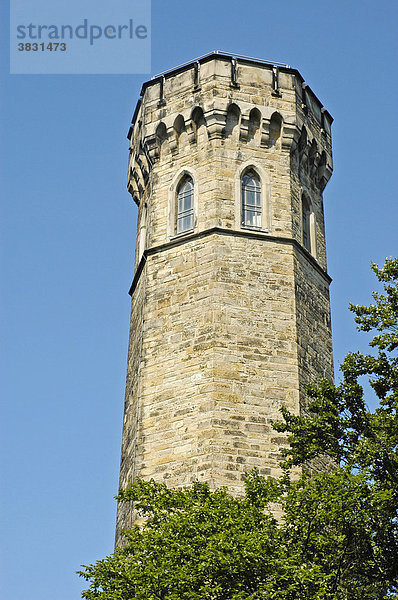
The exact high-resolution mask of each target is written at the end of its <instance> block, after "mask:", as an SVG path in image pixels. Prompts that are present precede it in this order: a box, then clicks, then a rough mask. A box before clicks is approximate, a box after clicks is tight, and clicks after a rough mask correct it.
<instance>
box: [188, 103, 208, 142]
mask: <svg viewBox="0 0 398 600" xmlns="http://www.w3.org/2000/svg"><path fill="white" fill-rule="evenodd" d="M191 123H192V131H193V135H194V142H196V143H197V144H199V143H204V142H207V139H208V136H207V123H206V118H205V115H204V112H203V108H202V107H201V106H195V107H194V109H193V110H192V113H191Z"/></svg>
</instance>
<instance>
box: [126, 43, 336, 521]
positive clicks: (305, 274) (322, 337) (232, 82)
mask: <svg viewBox="0 0 398 600" xmlns="http://www.w3.org/2000/svg"><path fill="white" fill-rule="evenodd" d="M331 123H332V118H331V116H330V114H329V113H328V112H327V110H326V109H325V108H324V107H323V106H322V104H321V102H320V101H319V100H318V99H317V97H316V96H315V94H314V93H313V92H312V90H311V89H310V88H309V87H308V85H307V84H305V83H304V80H303V78H302V77H301V75H300V73H299V72H298V71H297V70H295V69H292V68H290V67H289V66H287V65H281V64H275V63H270V62H268V61H263V60H256V59H252V58H247V57H239V56H231V55H229V54H224V53H218V52H214V53H211V54H208V55H205V56H203V57H201V58H199V59H197V60H195V61H192V62H190V63H187V64H184V65H182V66H180V67H177V68H175V69H172V70H170V71H168V72H165V73H163V74H161V75H159V76H157V77H155V78H153V79H151V80H150V81H147V82H146V83H144V85H143V88H142V92H141V98H140V99H139V101H138V104H137V107H136V109H135V112H134V116H133V119H132V126H131V128H130V131H129V136H128V137H129V139H130V160H129V168H128V189H129V191H130V193H131V194H132V197H133V199H134V201H135V203H136V204H137V206H138V227H137V243H136V253H135V274H134V279H133V283H132V285H131V289H130V294H131V297H132V312H131V329H130V342H129V357H128V367H127V385H126V399H125V409H124V427H123V443H122V457H121V471H120V485H121V486H122V487H123V486H126V485H127V484H128V483H129V482H131V481H132V480H134V479H135V478H136V477H142V478H144V479H149V478H154V479H155V480H157V481H164V482H166V483H167V484H168V485H169V486H181V485H186V484H189V483H190V482H192V481H193V480H196V479H198V480H206V481H208V482H209V483H210V485H211V486H220V485H226V486H228V488H229V489H230V490H231V491H232V492H234V493H239V491H241V490H242V487H243V482H242V477H243V475H244V473H245V471H248V470H250V469H251V468H252V467H254V466H256V467H258V468H259V471H260V473H263V474H271V475H272V474H275V475H276V474H278V472H279V471H278V459H279V458H280V456H279V453H278V448H279V447H280V446H281V445H283V443H284V438H283V437H281V434H278V433H277V432H275V431H274V430H273V429H272V426H271V422H272V421H273V420H275V419H279V418H280V413H279V409H280V406H281V405H282V404H285V405H286V406H287V407H288V408H289V409H290V410H291V411H294V412H299V411H300V409H301V407H302V406H303V402H304V400H305V386H306V384H307V383H308V382H309V381H311V380H314V379H317V378H319V377H327V378H330V379H332V377H333V364H332V341H331V327H330V306H329V284H330V281H331V280H330V278H329V276H328V274H327V270H326V252H325V228H324V211H323V201H322V192H323V189H324V187H325V185H326V183H327V181H328V179H329V177H330V175H331V173H332V154H331V132H330V128H331ZM130 521H131V514H130V512H129V510H128V509H126V508H125V507H124V506H120V507H119V512H118V522H117V531H118V532H120V529H121V528H123V527H126V526H128V525H129V524H130Z"/></svg>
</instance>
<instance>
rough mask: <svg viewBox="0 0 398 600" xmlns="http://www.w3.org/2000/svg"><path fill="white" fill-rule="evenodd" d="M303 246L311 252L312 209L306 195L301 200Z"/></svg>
mask: <svg viewBox="0 0 398 600" xmlns="http://www.w3.org/2000/svg"><path fill="white" fill-rule="evenodd" d="M301 209H302V235H303V246H304V248H305V249H306V250H308V252H311V222H310V218H311V209H310V205H309V203H308V200H307V198H306V197H305V196H303V197H302V200H301Z"/></svg>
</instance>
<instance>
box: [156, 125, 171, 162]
mask: <svg viewBox="0 0 398 600" xmlns="http://www.w3.org/2000/svg"><path fill="white" fill-rule="evenodd" d="M155 136H156V144H157V149H158V155H159V157H160V158H161V157H162V154H163V153H165V152H167V151H168V150H169V147H168V136H167V127H166V125H165V123H163V121H161V122H160V123H159V125H158V126H157V127H156V132H155Z"/></svg>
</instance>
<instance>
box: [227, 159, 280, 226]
mask: <svg viewBox="0 0 398 600" xmlns="http://www.w3.org/2000/svg"><path fill="white" fill-rule="evenodd" d="M250 170H253V171H255V173H257V175H258V176H259V178H260V185H261V228H260V231H263V232H264V233H268V232H270V231H271V228H272V200H271V183H270V179H269V176H268V173H267V172H266V171H265V169H264V168H263V167H262V166H261V165H260V164H259V163H258V162H257V161H253V160H248V161H246V162H244V163H242V164H241V165H240V167H239V168H238V169H237V171H236V174H235V227H236V229H246V227H245V226H244V225H242V196H241V182H242V177H243V176H244V175H245V173H247V172H248V171H250Z"/></svg>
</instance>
